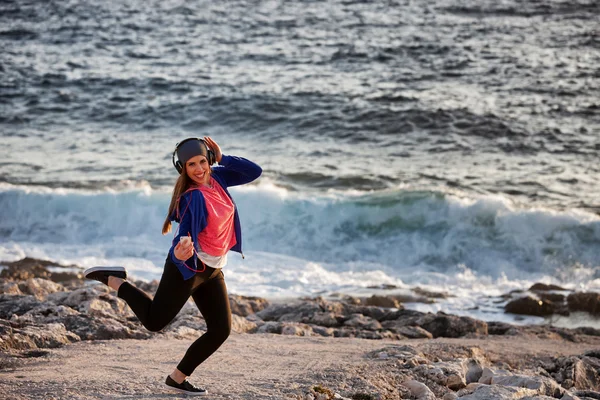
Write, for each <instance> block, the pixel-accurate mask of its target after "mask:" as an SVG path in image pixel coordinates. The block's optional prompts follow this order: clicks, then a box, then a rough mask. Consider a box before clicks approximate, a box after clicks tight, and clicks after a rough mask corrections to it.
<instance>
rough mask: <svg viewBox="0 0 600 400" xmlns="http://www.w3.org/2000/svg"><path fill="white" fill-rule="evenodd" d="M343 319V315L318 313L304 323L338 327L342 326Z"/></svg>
mask: <svg viewBox="0 0 600 400" xmlns="http://www.w3.org/2000/svg"><path fill="white" fill-rule="evenodd" d="M343 319H344V318H343V317H342V316H341V315H336V314H335V313H333V312H316V313H314V314H313V315H312V316H310V317H309V318H307V319H306V320H305V321H304V322H307V323H309V324H314V325H320V326H325V327H336V326H340V325H341V322H340V321H343Z"/></svg>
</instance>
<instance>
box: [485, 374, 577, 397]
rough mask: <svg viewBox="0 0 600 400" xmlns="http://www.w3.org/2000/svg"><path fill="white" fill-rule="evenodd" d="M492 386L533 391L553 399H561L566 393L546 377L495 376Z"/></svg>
mask: <svg viewBox="0 0 600 400" xmlns="http://www.w3.org/2000/svg"><path fill="white" fill-rule="evenodd" d="M492 384H493V385H502V386H513V387H522V388H527V389H533V390H535V391H536V394H540V395H545V396H551V397H560V396H562V394H563V393H564V392H565V390H564V389H563V388H562V387H560V385H559V384H558V383H556V381H554V380H553V379H550V378H547V377H545V376H527V375H513V376H494V377H492Z"/></svg>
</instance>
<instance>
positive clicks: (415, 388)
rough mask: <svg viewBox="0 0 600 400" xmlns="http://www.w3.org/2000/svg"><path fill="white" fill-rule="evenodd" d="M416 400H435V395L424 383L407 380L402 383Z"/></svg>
mask: <svg viewBox="0 0 600 400" xmlns="http://www.w3.org/2000/svg"><path fill="white" fill-rule="evenodd" d="M402 386H404V387H405V388H407V389H408V390H409V391H410V393H411V395H412V396H413V397H414V398H416V399H417V400H436V397H435V394H434V393H433V392H432V391H431V389H429V388H428V387H427V386H426V385H425V384H424V383H421V382H418V381H415V380H409V381H405V382H403V383H402Z"/></svg>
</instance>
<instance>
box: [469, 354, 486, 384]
mask: <svg viewBox="0 0 600 400" xmlns="http://www.w3.org/2000/svg"><path fill="white" fill-rule="evenodd" d="M465 369H466V372H465V382H466V383H467V385H468V384H470V383H474V382H479V379H480V378H481V376H482V375H483V367H482V366H481V363H480V362H479V361H478V360H475V359H472V358H471V359H468V360H466V365H465Z"/></svg>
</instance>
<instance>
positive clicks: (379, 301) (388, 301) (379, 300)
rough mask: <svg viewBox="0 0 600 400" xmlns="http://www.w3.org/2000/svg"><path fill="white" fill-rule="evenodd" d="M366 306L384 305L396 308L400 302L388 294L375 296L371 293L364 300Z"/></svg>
mask: <svg viewBox="0 0 600 400" xmlns="http://www.w3.org/2000/svg"><path fill="white" fill-rule="evenodd" d="M365 305H367V306H375V307H384V308H398V307H400V303H398V300H396V299H394V298H393V297H390V296H377V295H375V294H374V295H373V296H371V297H369V298H368V299H367V300H366V301H365Z"/></svg>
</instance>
